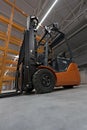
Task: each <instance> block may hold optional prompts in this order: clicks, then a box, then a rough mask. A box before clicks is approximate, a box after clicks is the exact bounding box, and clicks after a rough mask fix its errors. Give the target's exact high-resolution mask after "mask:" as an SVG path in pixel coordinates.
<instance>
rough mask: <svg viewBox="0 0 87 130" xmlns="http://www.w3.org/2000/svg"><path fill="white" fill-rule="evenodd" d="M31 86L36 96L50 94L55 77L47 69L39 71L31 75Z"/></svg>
mask: <svg viewBox="0 0 87 130" xmlns="http://www.w3.org/2000/svg"><path fill="white" fill-rule="evenodd" d="M33 86H34V88H35V90H36V92H37V93H38V94H40V93H48V92H52V91H53V88H54V86H55V76H54V74H53V73H52V72H51V71H50V70H48V69H39V70H38V71H36V72H35V74H34V75H33Z"/></svg>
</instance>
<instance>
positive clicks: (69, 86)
mask: <svg viewBox="0 0 87 130" xmlns="http://www.w3.org/2000/svg"><path fill="white" fill-rule="evenodd" d="M63 88H64V89H72V88H73V85H66V86H63Z"/></svg>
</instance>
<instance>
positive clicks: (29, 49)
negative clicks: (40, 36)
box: [15, 16, 38, 91]
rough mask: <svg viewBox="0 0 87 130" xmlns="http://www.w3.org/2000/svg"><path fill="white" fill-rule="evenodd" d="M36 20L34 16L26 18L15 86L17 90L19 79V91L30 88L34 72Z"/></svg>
mask: <svg viewBox="0 0 87 130" xmlns="http://www.w3.org/2000/svg"><path fill="white" fill-rule="evenodd" d="M37 25H38V19H37V18H36V17H35V16H31V17H28V20H27V30H26V31H25V32H24V39H23V43H22V46H21V49H20V53H19V59H18V65H17V71H16V78H15V86H16V90H17V91H18V89H19V77H21V81H22V83H21V91H23V90H27V89H33V88H32V75H33V73H34V72H35V70H36V55H35V54H36V53H35V48H36V32H35V29H36V27H37ZM20 65H21V66H22V67H21V73H22V74H20V72H19V69H20ZM20 75H21V76H20Z"/></svg>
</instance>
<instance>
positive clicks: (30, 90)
mask: <svg viewBox="0 0 87 130" xmlns="http://www.w3.org/2000/svg"><path fill="white" fill-rule="evenodd" d="M33 89H34V88H33V87H32V88H27V89H26V93H30V92H32V90H33Z"/></svg>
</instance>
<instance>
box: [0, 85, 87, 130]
mask: <svg viewBox="0 0 87 130" xmlns="http://www.w3.org/2000/svg"><path fill="white" fill-rule="evenodd" d="M0 130H87V86H86V85H84V86H80V87H78V88H75V89H70V90H60V89H59V90H58V91H55V92H52V93H49V94H43V95H35V94H33V95H25V96H17V97H11V98H3V99H0Z"/></svg>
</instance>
